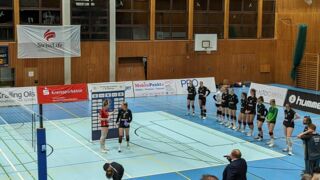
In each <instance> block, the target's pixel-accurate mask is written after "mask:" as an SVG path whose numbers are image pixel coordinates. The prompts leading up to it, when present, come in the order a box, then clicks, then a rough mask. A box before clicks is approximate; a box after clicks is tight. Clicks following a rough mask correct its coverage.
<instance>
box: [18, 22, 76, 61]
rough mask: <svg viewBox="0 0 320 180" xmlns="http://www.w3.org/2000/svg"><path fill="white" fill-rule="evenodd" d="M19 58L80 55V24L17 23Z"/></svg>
mask: <svg viewBox="0 0 320 180" xmlns="http://www.w3.org/2000/svg"><path fill="white" fill-rule="evenodd" d="M17 35H18V58H19V59H23V58H55V57H80V56H81V48H80V26H79V25H70V26H32V25H17Z"/></svg>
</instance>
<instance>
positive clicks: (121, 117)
mask: <svg viewBox="0 0 320 180" xmlns="http://www.w3.org/2000/svg"><path fill="white" fill-rule="evenodd" d="M131 121H132V112H131V110H130V109H128V103H126V102H124V103H122V104H121V109H120V110H119V113H118V117H117V121H116V123H117V124H118V125H119V150H118V151H119V152H121V143H122V137H123V135H124V132H123V131H125V132H126V140H127V147H129V140H130V137H129V130H130V123H131Z"/></svg>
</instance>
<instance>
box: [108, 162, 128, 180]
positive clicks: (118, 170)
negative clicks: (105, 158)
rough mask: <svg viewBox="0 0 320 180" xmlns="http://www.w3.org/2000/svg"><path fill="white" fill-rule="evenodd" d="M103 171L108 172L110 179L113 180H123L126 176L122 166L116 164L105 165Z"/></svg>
mask: <svg viewBox="0 0 320 180" xmlns="http://www.w3.org/2000/svg"><path fill="white" fill-rule="evenodd" d="M103 169H104V171H105V172H106V176H107V178H108V179H111V178H112V179H113V180H121V179H122V176H123V174H124V169H123V167H122V165H121V164H119V163H116V162H112V163H105V164H104V165H103Z"/></svg>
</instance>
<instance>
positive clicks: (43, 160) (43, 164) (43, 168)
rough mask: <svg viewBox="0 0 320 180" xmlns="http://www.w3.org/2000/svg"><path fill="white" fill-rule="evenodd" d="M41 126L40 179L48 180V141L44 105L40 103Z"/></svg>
mask: <svg viewBox="0 0 320 180" xmlns="http://www.w3.org/2000/svg"><path fill="white" fill-rule="evenodd" d="M39 121H40V127H39V128H37V155H38V179H39V180H47V142H46V129H45V128H44V127H43V106H42V104H39Z"/></svg>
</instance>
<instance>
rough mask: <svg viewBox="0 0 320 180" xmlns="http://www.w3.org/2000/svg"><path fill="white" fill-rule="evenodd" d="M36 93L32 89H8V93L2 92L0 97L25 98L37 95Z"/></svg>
mask: <svg viewBox="0 0 320 180" xmlns="http://www.w3.org/2000/svg"><path fill="white" fill-rule="evenodd" d="M35 96H36V94H35V93H34V92H32V91H24V92H13V91H10V90H9V91H7V92H6V93H4V92H0V99H19V100H21V99H23V98H28V97H35Z"/></svg>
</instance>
